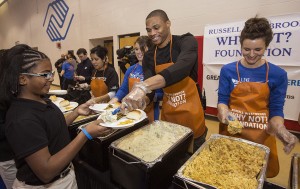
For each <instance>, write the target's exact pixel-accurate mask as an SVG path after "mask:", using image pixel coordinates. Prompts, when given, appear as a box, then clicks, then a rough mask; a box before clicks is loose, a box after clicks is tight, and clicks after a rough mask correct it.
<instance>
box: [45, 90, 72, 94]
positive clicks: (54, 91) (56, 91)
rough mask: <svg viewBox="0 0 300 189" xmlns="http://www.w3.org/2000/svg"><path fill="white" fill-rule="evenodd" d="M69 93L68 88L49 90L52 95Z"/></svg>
mask: <svg viewBox="0 0 300 189" xmlns="http://www.w3.org/2000/svg"><path fill="white" fill-rule="evenodd" d="M67 93H68V91H67V90H50V91H49V92H48V94H50V95H65V94H67Z"/></svg>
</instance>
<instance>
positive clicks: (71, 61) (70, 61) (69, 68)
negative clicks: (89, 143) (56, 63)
mask: <svg viewBox="0 0 300 189" xmlns="http://www.w3.org/2000/svg"><path fill="white" fill-rule="evenodd" d="M74 65H76V57H75V56H74V54H72V53H68V55H67V60H66V61H65V62H64V63H63V65H62V71H61V73H60V76H61V77H62V78H63V82H62V87H61V88H62V89H64V90H67V89H68V87H69V85H74V80H73V79H74V71H75V67H74Z"/></svg>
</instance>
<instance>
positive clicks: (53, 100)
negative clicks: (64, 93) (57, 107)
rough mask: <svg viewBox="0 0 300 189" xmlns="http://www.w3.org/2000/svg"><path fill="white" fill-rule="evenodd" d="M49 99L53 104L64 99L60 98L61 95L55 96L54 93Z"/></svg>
mask: <svg viewBox="0 0 300 189" xmlns="http://www.w3.org/2000/svg"><path fill="white" fill-rule="evenodd" d="M49 99H50V100H51V101H52V102H53V103H54V104H56V103H59V102H60V101H63V100H65V99H63V98H61V97H57V96H56V95H51V96H50V97H49Z"/></svg>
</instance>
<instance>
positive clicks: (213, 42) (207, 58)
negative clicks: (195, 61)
mask: <svg viewBox="0 0 300 189" xmlns="http://www.w3.org/2000/svg"><path fill="white" fill-rule="evenodd" d="M267 19H268V20H269V21H270V22H271V26H272V29H273V32H274V37H273V41H272V42H271V44H270V45H269V47H268V49H267V50H266V52H265V55H264V56H265V58H266V59H267V60H268V61H269V62H271V63H273V64H276V65H278V66H280V67H281V68H283V69H284V70H286V71H287V73H288V79H289V83H288V90H287V96H286V102H285V107H284V113H285V118H286V119H289V120H298V114H299V112H300V92H299V91H300V53H299V52H300V45H299V44H298V43H299V41H300V14H299V13H297V14H289V15H283V16H274V17H268V18H267ZM244 23H245V21H240V22H232V23H225V24H218V25H209V26H206V27H205V32H204V48H203V65H204V69H203V87H204V88H205V91H206V96H207V106H209V107H217V100H218V85H219V75H220V70H221V68H222V66H223V65H224V64H228V63H230V62H234V61H237V60H239V59H241V58H242V53H241V47H240V42H239V40H240V37H239V36H240V32H241V30H242V28H243V27H244Z"/></svg>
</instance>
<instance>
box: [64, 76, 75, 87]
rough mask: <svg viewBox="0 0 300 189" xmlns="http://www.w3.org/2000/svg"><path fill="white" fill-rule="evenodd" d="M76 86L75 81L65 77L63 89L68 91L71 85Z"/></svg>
mask: <svg viewBox="0 0 300 189" xmlns="http://www.w3.org/2000/svg"><path fill="white" fill-rule="evenodd" d="M74 84H75V81H74V80H73V79H67V78H65V77H63V82H62V86H61V89H63V90H67V89H68V87H69V85H74Z"/></svg>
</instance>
